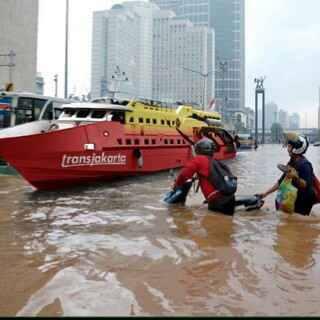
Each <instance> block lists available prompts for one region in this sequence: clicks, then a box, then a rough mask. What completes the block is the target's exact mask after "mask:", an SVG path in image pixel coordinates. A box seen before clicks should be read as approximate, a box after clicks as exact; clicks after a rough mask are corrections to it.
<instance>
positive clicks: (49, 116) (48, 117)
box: [41, 102, 53, 120]
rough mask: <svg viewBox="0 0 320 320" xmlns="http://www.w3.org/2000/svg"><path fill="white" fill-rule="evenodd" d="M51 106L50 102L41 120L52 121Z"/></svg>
mask: <svg viewBox="0 0 320 320" xmlns="http://www.w3.org/2000/svg"><path fill="white" fill-rule="evenodd" d="M52 108H53V105H52V102H50V103H49V104H48V105H47V107H46V110H45V112H44V114H43V116H42V119H41V120H53V110H52Z"/></svg>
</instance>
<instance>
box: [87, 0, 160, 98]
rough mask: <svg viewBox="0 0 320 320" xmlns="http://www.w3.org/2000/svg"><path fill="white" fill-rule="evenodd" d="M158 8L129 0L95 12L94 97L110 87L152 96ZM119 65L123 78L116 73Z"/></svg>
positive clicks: (126, 94)
mask: <svg viewBox="0 0 320 320" xmlns="http://www.w3.org/2000/svg"><path fill="white" fill-rule="evenodd" d="M157 9H158V8H157V7H156V6H155V5H153V4H150V3H145V2H132V3H130V2H126V3H123V4H121V5H115V6H114V7H113V8H112V9H111V10H106V11H98V12H94V16H93V35H92V62H91V92H92V97H93V98H94V97H98V96H104V95H106V94H108V90H111V91H119V92H120V93H119V94H121V95H124V96H129V97H132V96H138V97H144V98H152V53H153V52H152V43H153V41H152V40H153V39H152V27H153V11H154V10H157ZM158 10H159V9H158ZM117 68H118V70H120V71H121V76H120V77H118V76H116V70H117ZM123 73H124V74H123ZM113 77H114V78H115V79H116V80H114V79H113ZM117 80H119V81H117Z"/></svg>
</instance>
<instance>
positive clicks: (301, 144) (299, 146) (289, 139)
mask: <svg viewBox="0 0 320 320" xmlns="http://www.w3.org/2000/svg"><path fill="white" fill-rule="evenodd" d="M284 145H285V146H287V145H291V146H292V153H293V154H295V155H303V154H305V153H306V152H307V150H308V147H309V141H308V138H307V137H306V136H302V135H298V134H297V133H294V132H289V133H286V134H285V143H284Z"/></svg>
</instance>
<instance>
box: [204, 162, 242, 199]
mask: <svg viewBox="0 0 320 320" xmlns="http://www.w3.org/2000/svg"><path fill="white" fill-rule="evenodd" d="M209 161H210V164H209V177H208V180H209V182H210V183H211V184H212V185H213V186H214V187H215V188H216V189H217V190H218V191H220V192H221V193H222V194H223V195H225V196H231V195H233V194H235V193H236V191H237V177H236V176H234V175H233V174H232V172H231V171H230V169H229V168H228V167H227V166H226V165H225V164H224V163H222V162H220V161H217V160H214V159H210V160H209Z"/></svg>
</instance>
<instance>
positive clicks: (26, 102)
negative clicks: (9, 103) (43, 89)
mask: <svg viewBox="0 0 320 320" xmlns="http://www.w3.org/2000/svg"><path fill="white" fill-rule="evenodd" d="M46 102H47V100H45V99H37V98H29V97H28V98H25V97H19V100H18V105H17V108H16V123H15V124H16V125H18V124H22V123H26V122H31V121H35V120H39V116H40V114H41V110H42V108H43V107H44V105H45V104H46Z"/></svg>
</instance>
